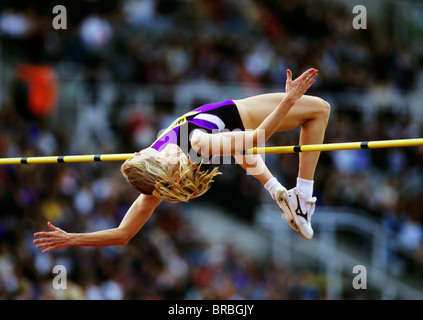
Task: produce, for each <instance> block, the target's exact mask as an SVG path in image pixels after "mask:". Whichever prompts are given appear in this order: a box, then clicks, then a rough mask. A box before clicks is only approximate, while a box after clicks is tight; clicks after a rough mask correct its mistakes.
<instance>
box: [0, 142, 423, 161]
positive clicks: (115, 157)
mask: <svg viewBox="0 0 423 320" xmlns="http://www.w3.org/2000/svg"><path fill="white" fill-rule="evenodd" d="M422 145H423V138H416V139H397V140H379V141H360V142H340V143H325V144H308V145H294V146H279V147H259V148H251V149H248V150H246V151H244V152H243V154H279V153H299V152H312V151H336V150H356V149H380V148H397V147H413V146H422ZM133 157H134V153H117V154H91V155H68V156H46V157H19V158H0V165H11V164H42V163H73V162H105V161H125V160H127V159H131V158H133Z"/></svg>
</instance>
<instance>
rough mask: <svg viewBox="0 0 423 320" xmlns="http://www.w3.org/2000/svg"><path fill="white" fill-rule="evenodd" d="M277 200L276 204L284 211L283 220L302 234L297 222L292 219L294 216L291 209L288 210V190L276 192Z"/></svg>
mask: <svg viewBox="0 0 423 320" xmlns="http://www.w3.org/2000/svg"><path fill="white" fill-rule="evenodd" d="M275 198H276V203H277V204H278V206H279V208H280V209H281V211H282V219H285V220H286V221H287V222H288V224H289V225H290V226H291V228H292V229H294V230H295V231H297V232H300V229H298V226H297V224H296V223H295V220H294V219H293V218H292V214H291V213H290V211H289V209H287V208H288V190H286V189H285V188H283V189H278V190H276V191H275Z"/></svg>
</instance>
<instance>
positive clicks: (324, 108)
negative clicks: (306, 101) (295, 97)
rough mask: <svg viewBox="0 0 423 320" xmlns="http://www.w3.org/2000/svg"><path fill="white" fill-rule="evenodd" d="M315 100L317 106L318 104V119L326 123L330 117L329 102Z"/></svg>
mask: <svg viewBox="0 0 423 320" xmlns="http://www.w3.org/2000/svg"><path fill="white" fill-rule="evenodd" d="M316 99H317V104H318V110H319V112H318V114H319V117H320V118H321V119H322V120H325V121H326V122H327V121H328V120H329V117H330V104H329V102H327V101H326V100H324V99H322V98H316Z"/></svg>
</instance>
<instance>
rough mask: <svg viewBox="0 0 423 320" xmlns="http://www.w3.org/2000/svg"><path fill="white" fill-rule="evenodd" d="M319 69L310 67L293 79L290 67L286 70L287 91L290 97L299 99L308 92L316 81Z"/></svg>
mask: <svg viewBox="0 0 423 320" xmlns="http://www.w3.org/2000/svg"><path fill="white" fill-rule="evenodd" d="M317 73H318V70H317V69H314V68H310V69H308V70H307V71H305V72H304V73H303V74H302V75H301V76H299V77H298V78H297V79H295V80H292V72H291V70H290V69H287V70H286V84H285V91H286V94H287V97H288V98H291V99H293V100H295V101H296V100H298V99H299V98H301V97H302V96H303V94H305V93H306V91H307V90H308V89H309V88H310V87H311V86H312V84H313V83H315V82H316V77H317V76H318V74H317Z"/></svg>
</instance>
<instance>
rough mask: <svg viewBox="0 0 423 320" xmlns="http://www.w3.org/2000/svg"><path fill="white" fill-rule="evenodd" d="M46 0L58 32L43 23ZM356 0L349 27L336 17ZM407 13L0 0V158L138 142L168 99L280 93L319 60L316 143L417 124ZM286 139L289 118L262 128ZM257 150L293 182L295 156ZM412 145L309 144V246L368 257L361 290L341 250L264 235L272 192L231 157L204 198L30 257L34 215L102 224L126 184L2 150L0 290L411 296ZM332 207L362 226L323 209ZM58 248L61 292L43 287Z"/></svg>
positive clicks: (270, 231)
mask: <svg viewBox="0 0 423 320" xmlns="http://www.w3.org/2000/svg"><path fill="white" fill-rule="evenodd" d="M56 4H61V5H64V6H65V7H66V9H67V29H65V30H56V29H54V28H53V26H52V20H53V18H54V17H55V14H53V13H52V9H53V7H54V6H55V5H56ZM356 4H361V5H365V7H366V9H367V29H365V30H363V29H361V30H356V29H354V28H353V27H352V20H353V18H354V17H355V15H354V14H353V13H352V8H353V7H354V6H355V5H356ZM422 15H423V3H422V2H420V1H395V0H385V1H382V0H380V1H361V2H360V3H356V2H355V1H352V0H348V1H347V0H346V1H329V0H317V1H301V0H298V1H276V0H275V1H272V0H262V1H259V0H245V1H223V0H222V1H221V0H196V1H190V0H175V1H165V0H121V1H117V0H116V1H95V0H94V1H83V0H72V1H70V0H69V1H61V2H60V3H59V1H39V2H34V3H29V2H23V1H22V2H16V1H1V3H0V36H1V46H0V81H1V84H0V102H1V107H0V127H1V130H0V155H1V157H13V156H42V155H66V154H86V153H89V154H92V153H123V152H133V151H137V150H139V149H141V148H143V147H145V146H148V144H149V143H150V142H151V141H152V140H153V139H154V137H155V135H156V134H157V132H158V130H159V129H160V128H163V127H165V126H166V124H168V123H169V121H171V119H173V117H174V116H175V115H177V114H180V113H181V112H184V111H186V110H189V109H191V108H192V107H194V106H198V105H199V104H202V103H208V102H214V101H219V100H223V99H231V98H233V99H235V98H242V97H245V96H248V95H252V94H256V93H261V92H269V91H279V90H283V89H284V86H283V84H284V80H285V79H284V70H285V69H286V68H291V69H292V70H293V73H294V75H298V74H300V72H301V71H302V70H304V69H306V68H307V67H311V66H312V67H316V68H318V69H319V75H320V77H319V80H318V82H317V83H316V84H315V85H314V86H313V88H312V89H311V90H310V91H309V94H313V95H318V96H321V97H323V98H325V99H327V100H328V101H329V102H330V103H331V107H332V115H331V119H330V122H329V125H328V130H327V134H326V138H325V142H327V143H329V142H347V141H362V140H382V139H400V138H417V137H421V134H422V125H423V121H422V120H423V116H422V115H423V112H422V110H423V109H422V105H421V101H423V93H422V92H423V91H422V89H423V73H422V67H423V55H422V52H423V51H422V49H423V40H422V39H423V24H422V21H423V19H422V18H421V17H422ZM297 141H298V130H293V131H292V132H287V133H284V134H278V135H276V136H274V138H272V141H271V144H273V145H292V144H296V143H297ZM266 161H267V162H268V163H269V166H270V167H271V169H272V170H273V171H274V172H275V173H276V175H277V176H278V177H279V180H280V181H281V182H282V183H283V184H284V185H286V186H287V187H288V188H290V187H292V186H293V185H294V182H295V178H296V174H297V165H298V156H297V155H278V156H276V155H275V156H267V157H266ZM422 161H423V149H422V148H421V147H415V148H414V147H413V148H400V149H383V150H366V151H339V152H330V153H324V154H322V155H321V161H320V163H319V166H318V169H317V174H316V179H315V188H316V189H315V192H316V196H317V197H318V207H319V209H318V210H319V211H318V212H317V213H316V215H315V217H314V218H313V219H316V236H315V238H314V240H312V241H313V245H317V246H320V247H319V248H329V247H330V248H335V247H336V248H337V250H339V251H337V252H342V253H343V254H346V253H348V255H349V257H354V259H355V260H353V261H355V262H357V261H358V262H359V264H361V265H364V266H368V270H369V273H368V279H367V289H365V290H355V289H354V288H353V286H352V279H353V277H354V276H355V275H354V274H353V273H352V270H353V267H354V264H351V265H347V266H346V267H345V268H341V267H340V266H341V265H342V266H344V265H345V263H347V260H348V259H347V258H345V259H344V260H343V257H344V256H343V255H341V254H340V253H339V254H335V255H333V256H328V257H326V256H324V254H323V252H326V253H327V252H329V251H330V250H329V249H328V250H324V251H319V250H317V251H316V250H309V251H310V252H309V253H308V254H304V253H301V252H302V251H301V250H300V248H308V246H311V244H309V243H308V242H307V243H306V241H304V240H302V239H301V238H300V236H299V235H297V234H294V232H293V231H292V230H289V229H286V228H285V229H283V230H282V232H283V233H284V234H288V235H283V236H282V238H278V235H279V236H280V234H279V233H278V232H280V231H281V230H279V229H278V226H281V227H280V228H284V227H283V225H284V224H286V223H285V222H284V221H282V220H281V219H280V216H279V212H278V210H277V208H276V207H275V205H274V204H273V205H272V202H271V199H270V197H269V196H268V195H267V194H266V193H265V192H264V190H263V188H262V187H261V186H260V185H258V183H257V182H256V181H255V180H254V179H253V178H251V177H249V176H246V175H245V174H244V173H243V172H242V171H241V170H240V169H238V168H237V167H236V166H234V165H233V164H232V165H226V166H223V167H222V171H223V173H224V175H223V176H220V177H218V179H216V180H217V181H216V183H215V185H214V186H213V188H212V189H211V190H210V191H209V192H208V193H207V194H206V195H205V196H204V197H202V198H200V199H195V200H193V201H191V202H190V204H179V205H173V204H162V205H161V206H160V207H159V208H158V209H157V210H156V212H155V213H154V214H153V216H152V218H151V219H150V221H149V222H148V223H147V224H146V225H145V227H144V228H143V229H142V231H141V232H139V233H138V234H137V235H136V236H135V237H134V238H133V239H132V240H131V241H130V242H129V243H128V244H127V245H126V246H123V247H109V248H68V249H65V250H60V251H57V252H53V253H50V254H45V255H43V254H41V252H40V251H39V250H37V249H35V247H34V245H33V244H32V240H33V233H34V232H36V231H39V230H44V229H46V222H47V221H52V222H53V223H54V224H55V225H57V226H59V227H61V228H63V229H64V230H67V231H70V232H89V231H95V230H101V229H104V228H110V227H114V226H116V225H118V224H119V222H120V220H121V219H122V217H123V215H124V213H125V212H126V210H127V209H128V207H129V206H130V204H131V203H132V201H133V200H134V199H135V197H136V193H135V191H133V190H132V189H131V188H130V187H129V185H128V184H127V183H126V182H125V181H124V178H123V177H122V176H121V174H120V172H119V167H120V163H101V164H99V163H95V164H66V165H61V164H57V165H29V166H3V167H1V168H0V208H1V213H0V298H1V299H172V298H176V299H243V298H244V299H266V300H270V299H409V298H418V299H420V298H421V295H422V294H423V284H422V282H421V275H422V272H421V270H422V269H421V267H422V262H423V226H422V222H423V221H422V213H423V210H422V208H423V200H422V199H423V179H422V177H423V173H422V170H423V167H422ZM344 211H348V214H349V217H350V216H352V217H353V218H352V221H356V222H357V221H358V222H359V223H355V224H354V223H353V222H351V223H352V224H351V225H345V224H343V222H342V221H341V222H339V221H338V220H337V219H336V216H337V213H339V215H338V217H341V214H342V212H344ZM319 214H321V217H325V221H322V222H321V223H320V222H319V220H318V216H319ZM262 217H270V218H269V219H270V220H269V221H271V222H270V224H269V223H267V225H266V222H263V220H264V219H263V218H262ZM272 219H274V220H272ZM218 221H220V224H218ZM273 221H275V223H273ZM334 221H338V222H337V223H334ZM372 223H375V224H372ZM325 224H327V225H331V226H332V227H333V229H332V230H331V231H328V230H326V229H325V227H324V225H325ZM275 225H277V226H275ZM366 225H367V226H369V225H377V226H378V227H379V228H375V229H373V230H371V232H370V233H369V232H368V231H366V230H365V226H366ZM272 226H273V227H272ZM349 226H350V227H349ZM351 226H353V227H351ZM213 228H216V229H213ZM325 230H326V231H325ZM380 234H383V235H384V236H386V237H385V238H384V239H388V242H383V243H380V242H378V240H377V239H379V238H378V236H379V235H380ZM245 235H247V236H246V238H245ZM325 235H326V236H325ZM327 235H331V236H329V237H328V236H327ZM283 237H289V239H288V238H283ZM245 239H247V240H245ZM248 239H250V240H251V239H254V240H256V241H248ZM278 239H279V240H280V239H281V242H278ZM287 241H290V242H289V243H290V245H291V246H290V247H289V248H288V247H287ZM253 242H254V243H253ZM246 244H247V245H246ZM304 250H305V249H304ZM322 250H323V249H322ZM300 251H301V252H300ZM312 252H314V255H313V253H312ZM331 252H332V251H331ZM369 252H370V254H371V255H372V257H373V258H374V260H372V259H373V258H369V257H368V254H369ZM381 252H383V254H381ZM288 253H289V254H288ZM375 257H376V258H375ZM331 259H332V260H333V259H334V260H333V261H335V260H336V261H338V263H339V264H338V265H337V267H336V265H335V267H334V265H328V260H331ZM375 261H376V262H375ZM344 262H345V263H344ZM374 263H376V265H374ZM58 264H60V265H64V266H65V267H66V269H67V272H68V274H67V286H68V288H67V290H54V289H53V288H52V279H53V277H54V274H52V269H53V266H55V265H58ZM371 270H376V271H381V272H382V273H380V272H379V273H378V272H376V271H375V273H374V274H373V273H372V272H373V271H372V272H370V271H371ZM376 274H377V276H376ZM376 277H379V278H378V279H379V280H378V281H376ZM380 277H382V279H384V281H380V279H381V278H380ZM392 279H393V280H392ZM391 280H392V281H391ZM380 283H384V285H385V286H384V285H381V284H380ZM403 288H405V289H403Z"/></svg>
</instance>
